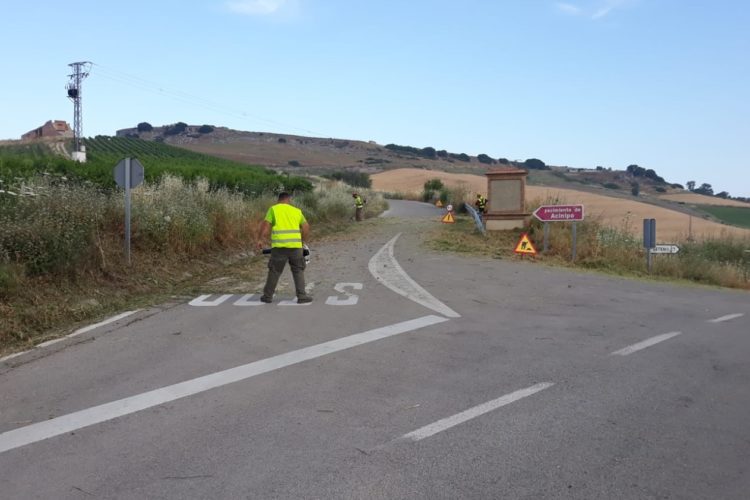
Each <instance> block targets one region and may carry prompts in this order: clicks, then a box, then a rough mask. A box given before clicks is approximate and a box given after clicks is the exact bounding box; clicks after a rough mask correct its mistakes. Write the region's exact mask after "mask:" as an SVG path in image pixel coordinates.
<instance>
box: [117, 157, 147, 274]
mask: <svg viewBox="0 0 750 500" xmlns="http://www.w3.org/2000/svg"><path fill="white" fill-rule="evenodd" d="M112 174H113V175H114V176H115V182H116V183H117V185H118V186H120V187H121V188H125V256H126V258H127V262H128V265H130V189H131V188H134V187H136V186H140V185H141V183H142V182H143V177H144V169H143V165H141V162H139V161H138V160H137V159H135V158H130V157H128V158H123V159H122V160H120V161H119V163H118V164H117V165H115V168H114V169H113V170H112Z"/></svg>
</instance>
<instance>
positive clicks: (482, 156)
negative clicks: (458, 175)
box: [477, 153, 495, 165]
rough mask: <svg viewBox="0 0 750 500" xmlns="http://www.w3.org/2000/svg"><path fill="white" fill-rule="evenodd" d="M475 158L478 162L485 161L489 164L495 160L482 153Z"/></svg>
mask: <svg viewBox="0 0 750 500" xmlns="http://www.w3.org/2000/svg"><path fill="white" fill-rule="evenodd" d="M477 160H479V163H487V164H489V165H492V164H493V163H495V160H493V159H492V158H491V157H490V156H487V155H486V154H484V153H482V154H480V155H478V156H477Z"/></svg>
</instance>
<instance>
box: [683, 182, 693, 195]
mask: <svg viewBox="0 0 750 500" xmlns="http://www.w3.org/2000/svg"><path fill="white" fill-rule="evenodd" d="M685 185H686V186H687V189H688V191H690V192H693V191H695V181H687V183H686V184H685Z"/></svg>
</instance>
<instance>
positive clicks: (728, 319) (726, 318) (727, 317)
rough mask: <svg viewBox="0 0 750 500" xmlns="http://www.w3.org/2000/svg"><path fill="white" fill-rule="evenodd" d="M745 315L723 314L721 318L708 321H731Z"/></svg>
mask: <svg viewBox="0 0 750 500" xmlns="http://www.w3.org/2000/svg"><path fill="white" fill-rule="evenodd" d="M744 315H745V313H736V314H727V315H726V316H721V317H720V318H714V319H709V320H708V322H709V323H721V322H723V321H730V320H733V319H737V318H741V317H742V316H744Z"/></svg>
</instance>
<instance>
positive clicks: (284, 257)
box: [263, 248, 307, 299]
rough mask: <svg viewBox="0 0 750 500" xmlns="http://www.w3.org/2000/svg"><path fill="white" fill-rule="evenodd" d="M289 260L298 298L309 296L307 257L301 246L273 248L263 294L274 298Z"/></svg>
mask: <svg viewBox="0 0 750 500" xmlns="http://www.w3.org/2000/svg"><path fill="white" fill-rule="evenodd" d="M287 262H289V267H290V268H291V269H292V278H293V279H294V288H295V292H296V293H297V298H298V299H299V298H304V297H307V293H306V292H305V257H304V255H303V254H302V249H301V248H272V249H271V258H270V259H269V261H268V278H266V286H265V287H264V288H263V296H264V297H266V298H268V299H272V298H273V294H274V292H275V291H276V285H277V284H278V283H279V278H280V277H281V273H282V272H283V271H284V266H286V263H287Z"/></svg>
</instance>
